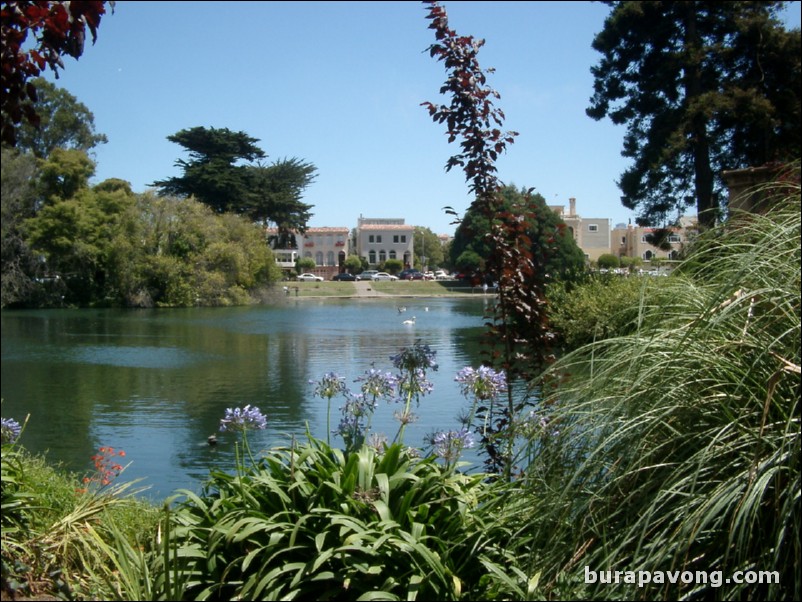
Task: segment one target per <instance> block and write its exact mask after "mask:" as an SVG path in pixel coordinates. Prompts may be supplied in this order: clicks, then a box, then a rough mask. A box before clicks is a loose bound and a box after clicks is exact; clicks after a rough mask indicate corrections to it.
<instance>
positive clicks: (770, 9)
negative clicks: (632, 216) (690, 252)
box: [587, 1, 800, 227]
mask: <svg viewBox="0 0 802 602" xmlns="http://www.w3.org/2000/svg"><path fill="white" fill-rule="evenodd" d="M605 4H608V5H609V6H610V7H611V12H610V15H609V16H608V17H607V20H606V21H605V24H604V29H603V30H602V31H601V33H599V34H598V35H597V36H596V38H595V39H594V41H593V48H594V49H595V50H597V51H598V52H600V53H601V54H602V58H601V60H600V62H599V64H598V65H596V66H594V67H593V68H592V69H591V72H592V73H593V76H594V78H595V81H594V95H593V97H592V98H591V106H590V107H589V108H588V109H587V113H588V115H589V116H590V117H592V118H593V119H597V120H599V119H602V118H604V117H609V118H610V119H611V120H612V122H613V123H615V124H619V125H626V126H627V132H626V135H625V137H624V147H623V151H622V155H623V156H624V157H627V158H630V159H633V161H634V163H633V165H632V167H630V168H629V169H627V170H626V171H625V172H624V173H623V174H622V175H621V178H620V180H619V182H618V184H619V187H620V189H621V192H622V194H623V195H622V197H621V201H622V203H623V205H624V206H625V207H627V208H629V209H633V210H638V212H639V217H638V222H639V223H640V224H641V225H659V224H658V223H659V222H662V223H668V222H669V221H670V218H672V217H673V214H674V212H677V213H681V212H683V211H684V210H685V209H686V208H689V207H695V209H696V212H697V214H698V216H699V222H700V225H702V227H710V226H712V225H713V224H714V223H715V222H716V220H717V218H718V217H719V215H720V213H721V210H722V209H723V208H724V207H725V200H726V196H727V195H726V194H725V192H724V183H723V181H722V180H721V177H720V174H721V172H722V171H724V170H728V169H737V168H744V167H750V166H757V165H763V164H765V163H767V162H771V161H780V162H782V161H787V160H791V159H794V158H798V157H799V152H800V133H799V132H800V32H799V30H798V29H796V30H792V31H787V30H785V29H784V28H783V27H782V25H781V23H780V22H779V20H778V19H777V13H778V11H779V10H780V9H781V8H782V6H783V5H784V4H785V3H784V2H712V1H707V2H669V1H652V2H605Z"/></svg>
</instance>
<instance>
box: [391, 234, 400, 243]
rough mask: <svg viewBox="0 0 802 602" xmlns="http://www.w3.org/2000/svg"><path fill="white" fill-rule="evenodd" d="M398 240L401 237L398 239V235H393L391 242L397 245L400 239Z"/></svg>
mask: <svg viewBox="0 0 802 602" xmlns="http://www.w3.org/2000/svg"><path fill="white" fill-rule="evenodd" d="M400 238H401V237H400V236H398V234H393V242H394V243H395V244H398V242H399V239H400Z"/></svg>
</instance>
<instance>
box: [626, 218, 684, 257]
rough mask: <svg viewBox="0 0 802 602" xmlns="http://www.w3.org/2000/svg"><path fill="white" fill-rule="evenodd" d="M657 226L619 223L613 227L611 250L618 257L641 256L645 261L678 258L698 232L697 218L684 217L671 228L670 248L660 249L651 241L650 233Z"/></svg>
mask: <svg viewBox="0 0 802 602" xmlns="http://www.w3.org/2000/svg"><path fill="white" fill-rule="evenodd" d="M656 230H657V228H643V227H641V226H633V225H632V224H629V225H624V224H619V225H617V226H616V227H615V228H614V229H613V234H612V237H613V246H612V249H611V252H612V254H613V255H616V256H618V257H640V258H641V259H643V260H644V261H651V260H653V259H677V258H678V257H679V254H680V252H681V251H682V249H683V248H684V247H685V245H687V244H688V243H689V242H690V241H692V240H693V239H694V237H695V236H696V233H697V226H696V218H689V217H683V218H681V219H680V226H679V227H676V228H669V229H668V230H669V231H670V232H671V233H670V234H669V236H668V243H669V245H670V248H669V249H660V248H659V247H656V246H654V245H652V244H651V243H650V242H649V235H650V234H652V233H654V232H655V231H656Z"/></svg>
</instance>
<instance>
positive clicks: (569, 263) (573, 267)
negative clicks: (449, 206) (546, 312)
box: [450, 185, 585, 280]
mask: <svg viewBox="0 0 802 602" xmlns="http://www.w3.org/2000/svg"><path fill="white" fill-rule="evenodd" d="M499 199H500V200H499V204H498V206H497V210H498V212H499V214H509V215H511V216H518V217H520V219H522V220H525V221H526V224H525V228H524V232H525V235H526V237H527V239H528V241H529V246H530V249H529V250H530V251H531V252H532V254H533V255H535V256H536V257H537V258H538V264H539V265H541V266H542V269H543V271H544V275H545V276H546V277H547V278H548V279H549V280H564V279H569V280H570V279H573V278H575V277H576V276H578V275H579V274H580V273H582V272H583V271H584V266H585V257H584V254H583V253H582V251H581V249H580V248H579V247H578V246H577V244H576V241H574V238H573V236H571V233H570V232H569V230H568V228H567V227H566V225H565V223H564V222H563V221H562V220H561V219H560V217H559V216H558V215H557V214H556V213H555V212H554V211H553V210H552V209H550V208H549V207H548V205H547V204H546V200H545V199H544V198H543V196H542V195H540V194H532V193H529V192H528V191H527V190H525V189H520V190H518V189H517V188H516V187H515V186H512V185H511V186H505V187H503V188H502V189H501V191H500V193H499ZM491 230H492V223H491V220H490V219H489V218H488V216H487V214H486V213H484V212H481V211H477V210H476V207H475V206H472V207H471V208H470V209H468V211H467V212H466V213H465V217H464V218H463V220H462V222H461V223H460V225H459V227H458V228H457V231H456V233H455V234H454V240H453V241H452V243H451V249H450V253H451V257H450V259H451V263H452V265H454V266H455V267H456V268H457V269H461V270H467V271H474V270H475V271H477V272H485V271H487V270H488V268H489V266H488V265H486V263H485V261H486V259H487V258H488V257H490V255H491V253H492V252H493V248H492V244H493V243H492V238H491V237H490V233H491ZM477 263H478V265H477ZM490 276H491V277H492V278H493V279H496V278H497V277H498V275H497V274H490Z"/></svg>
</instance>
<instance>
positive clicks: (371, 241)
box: [368, 234, 376, 243]
mask: <svg viewBox="0 0 802 602" xmlns="http://www.w3.org/2000/svg"><path fill="white" fill-rule="evenodd" d="M368 242H369V243H374V242H376V237H375V236H373V234H371V235H370V236H368Z"/></svg>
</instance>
